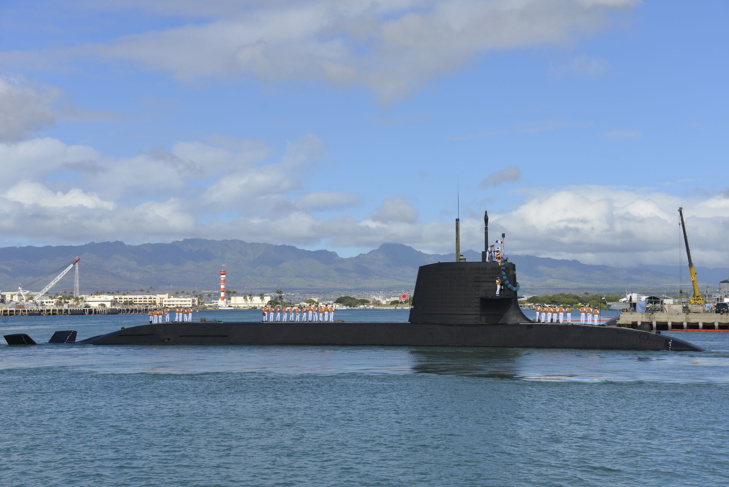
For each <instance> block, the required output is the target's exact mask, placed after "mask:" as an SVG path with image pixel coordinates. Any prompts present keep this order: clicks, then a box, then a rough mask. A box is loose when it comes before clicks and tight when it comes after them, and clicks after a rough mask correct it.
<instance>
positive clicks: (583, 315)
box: [580, 304, 585, 325]
mask: <svg viewBox="0 0 729 487" xmlns="http://www.w3.org/2000/svg"><path fill="white" fill-rule="evenodd" d="M580 324H581V325H584V324H585V305H584V304H581V305H580Z"/></svg>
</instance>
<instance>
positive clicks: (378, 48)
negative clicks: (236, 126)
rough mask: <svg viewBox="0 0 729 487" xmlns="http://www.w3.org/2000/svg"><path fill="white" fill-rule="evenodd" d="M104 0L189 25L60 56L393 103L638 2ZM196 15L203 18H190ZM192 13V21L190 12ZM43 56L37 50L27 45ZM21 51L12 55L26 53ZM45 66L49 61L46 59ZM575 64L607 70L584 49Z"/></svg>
mask: <svg viewBox="0 0 729 487" xmlns="http://www.w3.org/2000/svg"><path fill="white" fill-rule="evenodd" d="M207 3H208V2H205V4H206V5H205V6H203V5H200V4H195V3H193V2H189V1H185V2H169V1H162V0H158V1H156V2H155V1H149V2H139V1H136V2H123V3H120V2H113V3H109V2H104V3H103V4H101V6H98V5H97V6H96V7H94V8H95V9H98V10H102V9H108V10H109V11H110V12H117V11H119V10H123V11H125V12H128V11H129V10H138V11H142V12H144V13H145V14H149V15H159V16H162V17H164V18H166V19H167V21H168V22H173V21H172V19H175V18H176V19H177V22H179V23H178V24H174V23H167V24H165V27H166V28H164V29H160V30H158V31H148V32H141V33H134V34H131V35H125V36H122V37H118V38H116V39H109V40H107V41H105V42H100V43H98V44H95V45H85V46H77V47H73V48H68V49H63V48H57V49H54V50H52V51H47V52H46V53H45V54H40V56H45V57H46V58H48V61H47V63H49V64H50V63H52V60H53V59H68V58H79V59H81V58H83V59H88V58H92V59H96V60H99V61H102V62H118V61H121V62H129V63H132V64H134V65H137V66H142V67H144V68H145V69H149V70H154V71H161V72H165V73H169V74H171V75H172V76H174V77H176V78H178V79H183V80H195V79H199V78H203V79H204V78H217V79H220V78H222V79H225V78H230V77H238V76H241V75H253V76H255V77H257V78H259V79H261V80H266V81H290V80H293V81H299V80H323V81H326V82H328V83H331V84H334V85H341V86H352V85H361V86H365V87H367V88H369V89H371V90H372V91H373V92H375V93H376V94H377V96H378V97H379V99H380V100H381V101H383V102H384V103H389V102H392V101H394V100H397V99H399V98H402V97H403V96H407V95H409V94H410V93H412V92H413V91H415V90H417V89H419V88H420V87H421V86H422V85H423V84H424V83H427V82H428V81H429V80H432V79H434V78H437V77H439V76H441V75H444V74H447V73H449V72H451V71H453V70H455V69H457V68H460V67H462V66H463V65H465V64H467V63H469V62H470V61H472V60H473V59H475V58H476V57H478V56H482V55H484V54H488V53H490V52H495V51H503V50H510V49H521V48H524V47H530V46H541V45H545V44H564V43H566V42H568V41H570V40H572V39H574V38H575V37H578V36H581V35H585V34H589V33H592V32H595V31H597V30H599V29H600V28H602V27H603V26H604V25H605V23H607V22H608V21H609V19H610V14H611V13H613V12H615V11H619V10H623V9H629V8H632V7H633V6H635V5H636V4H638V3H639V1H638V0H614V1H606V0H561V1H559V2H543V1H542V2H540V1H534V0H491V1H488V2H486V1H482V0H431V1H428V2H417V1H415V0H400V1H389V2H371V1H369V0H350V1H344V0H308V1H301V2H245V3H242V4H240V3H235V2H226V1H217V2H212V3H211V5H210V6H207ZM186 16H190V17H193V18H197V19H198V20H197V22H195V23H191V22H189V19H187V18H184V17H186ZM180 17H182V20H180ZM28 54H29V55H30V54H36V57H38V54H37V53H28ZM19 56H20V53H5V59H6V61H8V62H17V58H18V57H19ZM34 63H36V64H38V63H39V61H38V60H37V59H36V60H35V61H34ZM570 69H572V70H577V71H580V72H582V73H589V74H595V73H599V72H601V71H604V70H605V69H606V63H605V62H604V61H602V60H599V59H597V58H578V59H576V60H575V61H573V63H572V66H571V67H570Z"/></svg>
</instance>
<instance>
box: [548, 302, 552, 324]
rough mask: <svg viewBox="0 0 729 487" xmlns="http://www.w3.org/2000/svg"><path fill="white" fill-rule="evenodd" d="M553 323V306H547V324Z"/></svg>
mask: <svg viewBox="0 0 729 487" xmlns="http://www.w3.org/2000/svg"><path fill="white" fill-rule="evenodd" d="M551 322H552V305H551V304H550V305H549V306H547V323H551Z"/></svg>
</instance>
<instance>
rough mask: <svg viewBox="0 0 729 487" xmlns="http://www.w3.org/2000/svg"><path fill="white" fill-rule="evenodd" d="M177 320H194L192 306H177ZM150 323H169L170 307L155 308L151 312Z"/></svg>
mask: <svg viewBox="0 0 729 487" xmlns="http://www.w3.org/2000/svg"><path fill="white" fill-rule="evenodd" d="M174 321H176V322H181V321H192V308H175V320H174ZM149 322H150V324H157V323H169V322H170V308H164V309H153V310H151V311H150V312H149Z"/></svg>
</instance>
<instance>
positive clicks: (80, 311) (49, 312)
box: [0, 306, 152, 316]
mask: <svg viewBox="0 0 729 487" xmlns="http://www.w3.org/2000/svg"><path fill="white" fill-rule="evenodd" d="M151 309H152V308H151V307H149V306H123V307H114V308H0V316H67V315H77V316H80V315H118V314H147V313H149V311H150V310H151Z"/></svg>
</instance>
